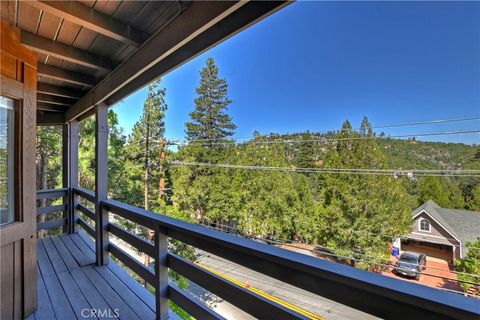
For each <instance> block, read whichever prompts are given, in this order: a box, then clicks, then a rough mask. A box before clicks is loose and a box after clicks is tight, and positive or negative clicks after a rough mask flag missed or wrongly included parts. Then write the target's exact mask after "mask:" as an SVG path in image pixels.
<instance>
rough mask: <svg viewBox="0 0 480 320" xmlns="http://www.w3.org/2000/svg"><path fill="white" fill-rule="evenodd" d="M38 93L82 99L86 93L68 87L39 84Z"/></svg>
mask: <svg viewBox="0 0 480 320" xmlns="http://www.w3.org/2000/svg"><path fill="white" fill-rule="evenodd" d="M37 92H39V93H44V94H49V95H51V96H56V97H64V98H73V99H80V98H81V97H82V96H83V95H84V94H85V93H84V92H82V91H79V90H75V89H72V88H67V87H59V86H54V85H51V84H47V83H42V82H38V83H37Z"/></svg>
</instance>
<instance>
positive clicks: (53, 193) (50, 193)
mask: <svg viewBox="0 0 480 320" xmlns="http://www.w3.org/2000/svg"><path fill="white" fill-rule="evenodd" d="M59 198H62V204H55V205H53V204H52V205H50V204H46V203H47V202H50V201H48V200H55V199H59ZM68 199H69V190H68V189H67V188H64V189H47V190H38V191H37V200H40V202H41V204H40V206H38V207H37V217H39V218H40V219H42V220H43V221H42V220H41V221H40V222H38V223H37V231H42V230H50V229H53V228H58V227H64V229H66V228H67V226H68ZM58 213H62V217H61V218H58V219H54V220H46V221H45V219H50V217H51V216H52V215H54V214H58ZM63 232H65V230H63ZM39 235H40V234H39ZM40 236H41V235H40Z"/></svg>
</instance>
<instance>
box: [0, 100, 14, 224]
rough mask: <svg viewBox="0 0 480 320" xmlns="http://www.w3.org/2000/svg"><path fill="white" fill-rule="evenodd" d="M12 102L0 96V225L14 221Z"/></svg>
mask: <svg viewBox="0 0 480 320" xmlns="http://www.w3.org/2000/svg"><path fill="white" fill-rule="evenodd" d="M13 139H14V100H12V99H10V98H7V97H2V96H0V225H2V224H6V223H10V222H12V221H13V220H14V180H13V175H14V167H13V166H14V149H13V147H14V140H13Z"/></svg>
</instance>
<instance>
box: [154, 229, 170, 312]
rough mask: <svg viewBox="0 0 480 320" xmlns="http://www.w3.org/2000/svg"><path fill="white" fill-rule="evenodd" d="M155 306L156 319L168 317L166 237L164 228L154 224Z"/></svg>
mask: <svg viewBox="0 0 480 320" xmlns="http://www.w3.org/2000/svg"><path fill="white" fill-rule="evenodd" d="M154 238H155V257H153V258H154V259H155V306H156V310H155V311H156V315H157V319H160V320H164V319H168V269H167V253H168V238H167V232H166V230H165V228H163V227H161V226H159V225H158V224H157V225H156V226H155V237H154Z"/></svg>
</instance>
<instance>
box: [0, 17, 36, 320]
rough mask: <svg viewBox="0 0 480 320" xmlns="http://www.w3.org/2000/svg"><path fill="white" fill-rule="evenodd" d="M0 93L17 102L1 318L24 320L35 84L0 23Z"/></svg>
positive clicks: (1, 244)
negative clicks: (12, 213)
mask: <svg viewBox="0 0 480 320" xmlns="http://www.w3.org/2000/svg"><path fill="white" fill-rule="evenodd" d="M0 33H1V36H0V37H1V45H0V73H1V94H2V95H5V96H9V97H11V98H13V99H14V100H16V102H17V105H16V110H17V111H16V113H15V117H16V118H17V119H18V120H17V121H16V125H17V126H18V129H17V130H16V137H15V149H16V152H15V166H16V169H15V175H14V184H15V188H14V190H15V199H16V201H15V222H13V223H10V224H7V225H4V226H1V227H0V269H1V271H0V272H1V278H0V318H1V319H2V320H3V319H23V318H24V317H25V316H27V315H28V314H30V313H32V312H33V311H34V310H35V308H36V306H37V288H36V283H37V282H36V276H37V269H36V241H37V240H36V236H35V234H36V190H35V188H36V186H35V179H36V177H35V150H36V94H37V92H36V90H37V89H36V86H37V57H36V54H34V53H33V52H32V51H30V50H29V49H26V48H25V47H23V46H22V45H20V36H19V32H18V30H16V29H15V28H13V27H12V26H10V25H9V24H8V23H7V22H5V21H3V20H2V21H1V28H0Z"/></svg>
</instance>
